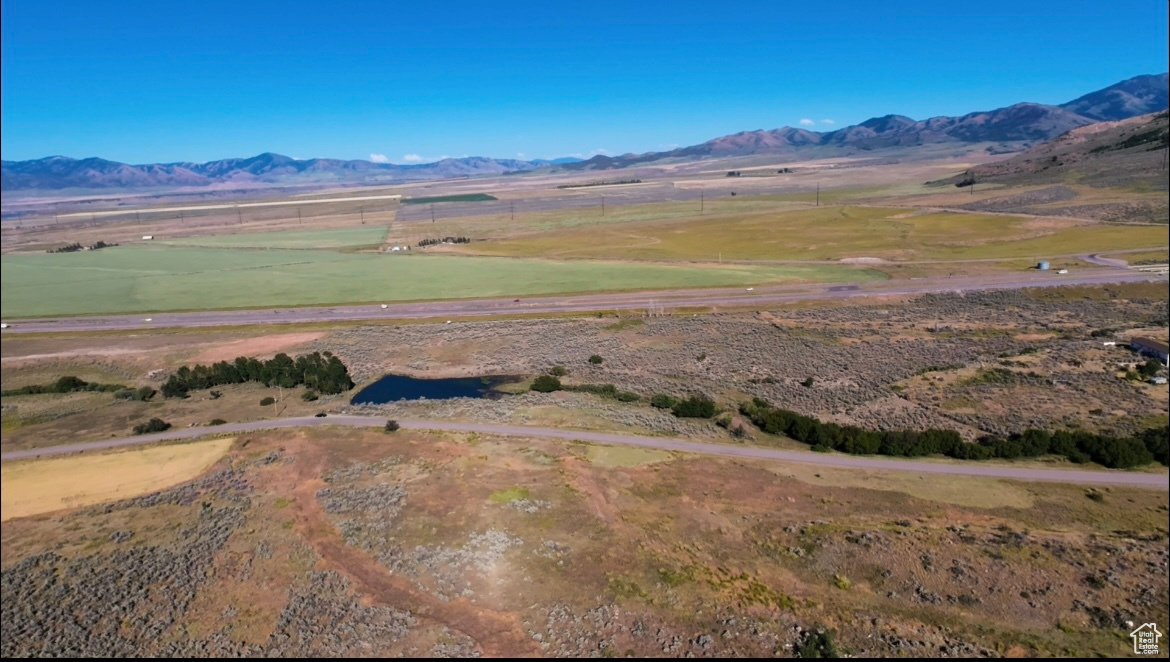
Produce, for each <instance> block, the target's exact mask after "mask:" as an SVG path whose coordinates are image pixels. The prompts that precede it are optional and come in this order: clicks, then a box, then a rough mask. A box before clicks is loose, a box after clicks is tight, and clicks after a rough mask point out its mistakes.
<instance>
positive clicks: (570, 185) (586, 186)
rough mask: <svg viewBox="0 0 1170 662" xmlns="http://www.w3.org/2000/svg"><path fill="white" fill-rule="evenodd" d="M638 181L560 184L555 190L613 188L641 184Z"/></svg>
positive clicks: (623, 180) (640, 181)
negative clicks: (596, 187)
mask: <svg viewBox="0 0 1170 662" xmlns="http://www.w3.org/2000/svg"><path fill="white" fill-rule="evenodd" d="M641 183H642V180H640V179H619V180H617V181H612V182H589V183H587V184H561V185H560V186H558V187H557V188H589V187H590V186H613V185H615V184H641Z"/></svg>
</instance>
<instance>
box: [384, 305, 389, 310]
mask: <svg viewBox="0 0 1170 662" xmlns="http://www.w3.org/2000/svg"><path fill="white" fill-rule="evenodd" d="M389 307H390V306H387V305H386V304H382V310H385V309H387V308H389Z"/></svg>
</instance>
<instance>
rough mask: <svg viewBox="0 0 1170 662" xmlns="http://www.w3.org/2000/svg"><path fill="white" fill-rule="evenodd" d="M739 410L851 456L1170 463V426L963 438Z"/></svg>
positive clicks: (756, 403) (754, 408)
mask: <svg viewBox="0 0 1170 662" xmlns="http://www.w3.org/2000/svg"><path fill="white" fill-rule="evenodd" d="M740 413H742V414H743V415H744V416H746V417H748V419H749V420H751V421H752V423H754V424H755V425H756V426H757V427H759V428H760V429H761V430H763V431H764V432H768V433H771V434H783V435H786V436H788V437H791V438H793V439H795V440H797V441H800V442H803V443H806V444H809V445H810V446H812V447H813V450H818V451H827V450H836V451H841V452H843V453H850V454H852V455H893V456H900V457H921V456H924V455H945V456H947V457H953V458H958V459H962V460H986V459H990V458H1004V459H1014V458H1020V457H1039V456H1042V455H1063V456H1064V457H1067V458H1068V459H1069V460H1071V461H1073V462H1076V463H1085V462H1096V463H1098V464H1101V465H1103V466H1106V467H1110V468H1128V467H1137V466H1142V465H1145V464H1149V463H1150V462H1153V461H1154V460H1155V459H1156V460H1157V461H1159V462H1161V463H1162V464H1167V463H1168V462H1170V457H1168V448H1170V446H1168V443H1167V428H1166V427H1161V428H1150V429H1148V430H1146V431H1145V432H1143V433H1142V434H1140V435H1138V436H1136V437H1114V436H1110V435H1103V434H1095V433H1092V432H1087V431H1082V430H1077V431H1069V430H1060V431H1057V432H1048V431H1047V430H1034V429H1033V430H1026V431H1025V432H1023V433H1022V434H1013V435H1011V436H1010V437H1008V438H1006V439H1004V438H1000V437H984V438H982V439H980V440H979V441H978V442H977V443H967V442H964V441H963V439H962V437H960V436H959V433H957V432H955V431H954V430H937V429H931V430H880V431H878V430H866V429H863V428H859V427H856V426H852V425H837V424H836V423H822V422H821V421H819V420H817V419H815V418H812V417H810V416H804V415H803V414H798V413H796V412H794V411H790V410H787V409H780V408H776V407H772V406H771V405H769V404H768V403H767V402H766V401H764V400H761V399H759V398H755V399H753V400H752V401H751V402H749V403H744V404H743V405H741V406H740Z"/></svg>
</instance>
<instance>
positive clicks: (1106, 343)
mask: <svg viewBox="0 0 1170 662" xmlns="http://www.w3.org/2000/svg"><path fill="white" fill-rule="evenodd" d="M1101 344H1102V345H1105V346H1106V347H1116V346H1117V343H1116V342H1114V341H1112V340H1106V341H1105V342H1103V343H1101Z"/></svg>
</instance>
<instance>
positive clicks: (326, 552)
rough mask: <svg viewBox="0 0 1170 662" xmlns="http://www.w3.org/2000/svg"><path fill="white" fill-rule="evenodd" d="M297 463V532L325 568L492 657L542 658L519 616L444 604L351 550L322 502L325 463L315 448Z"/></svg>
mask: <svg viewBox="0 0 1170 662" xmlns="http://www.w3.org/2000/svg"><path fill="white" fill-rule="evenodd" d="M297 450H298V452H297V461H296V463H295V464H294V465H293V467H295V469H290V470H289V471H290V473H291V475H289V476H287V477H284V479H285V480H288V482H289V483H291V484H292V485H294V487H293V488H292V490H291V492H292V494H293V497H294V498H293V501H292V502H291V504H290V506H291V507H290V510H292V511H293V516H294V519H295V528H296V530H297V532H298V533H299V534H300V535H301V536H302V537H303V538H304V539H305V541H306V542H307V543H309V545H311V546H312V548H313V550H314V551H315V552H316V553H317V556H318V557H319V558H320V563H321V564H322V565H324V566H326V567H327V568H328V569H330V570H333V571H335V572H337V573H339V574H341V575H342V576H344V577H346V578H348V579H349V580H350V581H351V582H353V583H354V584H355V585H356V587H357V589H358V590H359V591H361V592H362V593H363V594H364V595H366V596H368V597H369V598H370V599H372V600H373V601H374V602H376V603H378V604H381V605H384V606H387V607H393V608H395V609H405V610H408V611H410V612H411V614H413V615H414V616H415V617H416V618H420V619H425V620H430V621H433V622H436V623H439V624H441V625H444V626H446V627H448V628H450V629H452V630H456V631H458V632H461V633H463V634H465V635H467V636H468V637H470V638H471V639H472V640H473V641H475V643H476V645H477V646H478V647H479V648H480V650H481V651H482V653H483V654H484V655H485V656H489V657H505V658H509V657H540V656H541V655H542V653H541V650H540V648H539V647H538V646H537V644H536V643H535V642H533V641H532V640H531V639H529V638H528V636H527V635H526V634H525V633H524V629H523V627H522V625H521V623H520V619H519V618H518V617H517V616H515V615H510V614H504V613H501V612H497V611H494V610H491V609H485V608H482V607H477V606H475V605H473V604H471V603H470V602H468V601H467V600H466V599H464V598H458V599H454V600H451V601H449V602H443V601H441V600H439V599H438V598H436V597H434V596H431V595H428V594H427V593H425V592H423V591H420V590H419V589H418V588H417V587H415V586H414V584H413V583H412V582H411V581H410V580H409V579H407V578H406V577H404V576H400V575H396V574H394V573H392V572H391V571H390V570H388V569H386V568H385V567H384V566H383V565H382V564H381V563H379V562H378V560H377V559H375V558H373V557H372V556H370V555H369V554H367V553H366V552H363V551H362V550H360V549H357V548H355V547H351V546H350V545H348V544H346V543H345V541H344V540H342V539H341V538H340V535H339V533H338V531H337V529H336V527H334V526H333V523H332V522H330V521H329V518H328V516H327V515H326V514H325V510H324V509H323V508H322V507H321V504H320V503H319V502H318V501H317V490H319V489H321V488H323V487H325V486H326V483H325V481H324V480H322V479H321V474H322V472H323V470H324V468H325V457H324V455H323V454H322V452H321V451H320V450H318V449H314V448H313V447H312V445H311V444H309V443H304V444H302V445H301V446H300V448H298V449H297Z"/></svg>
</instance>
